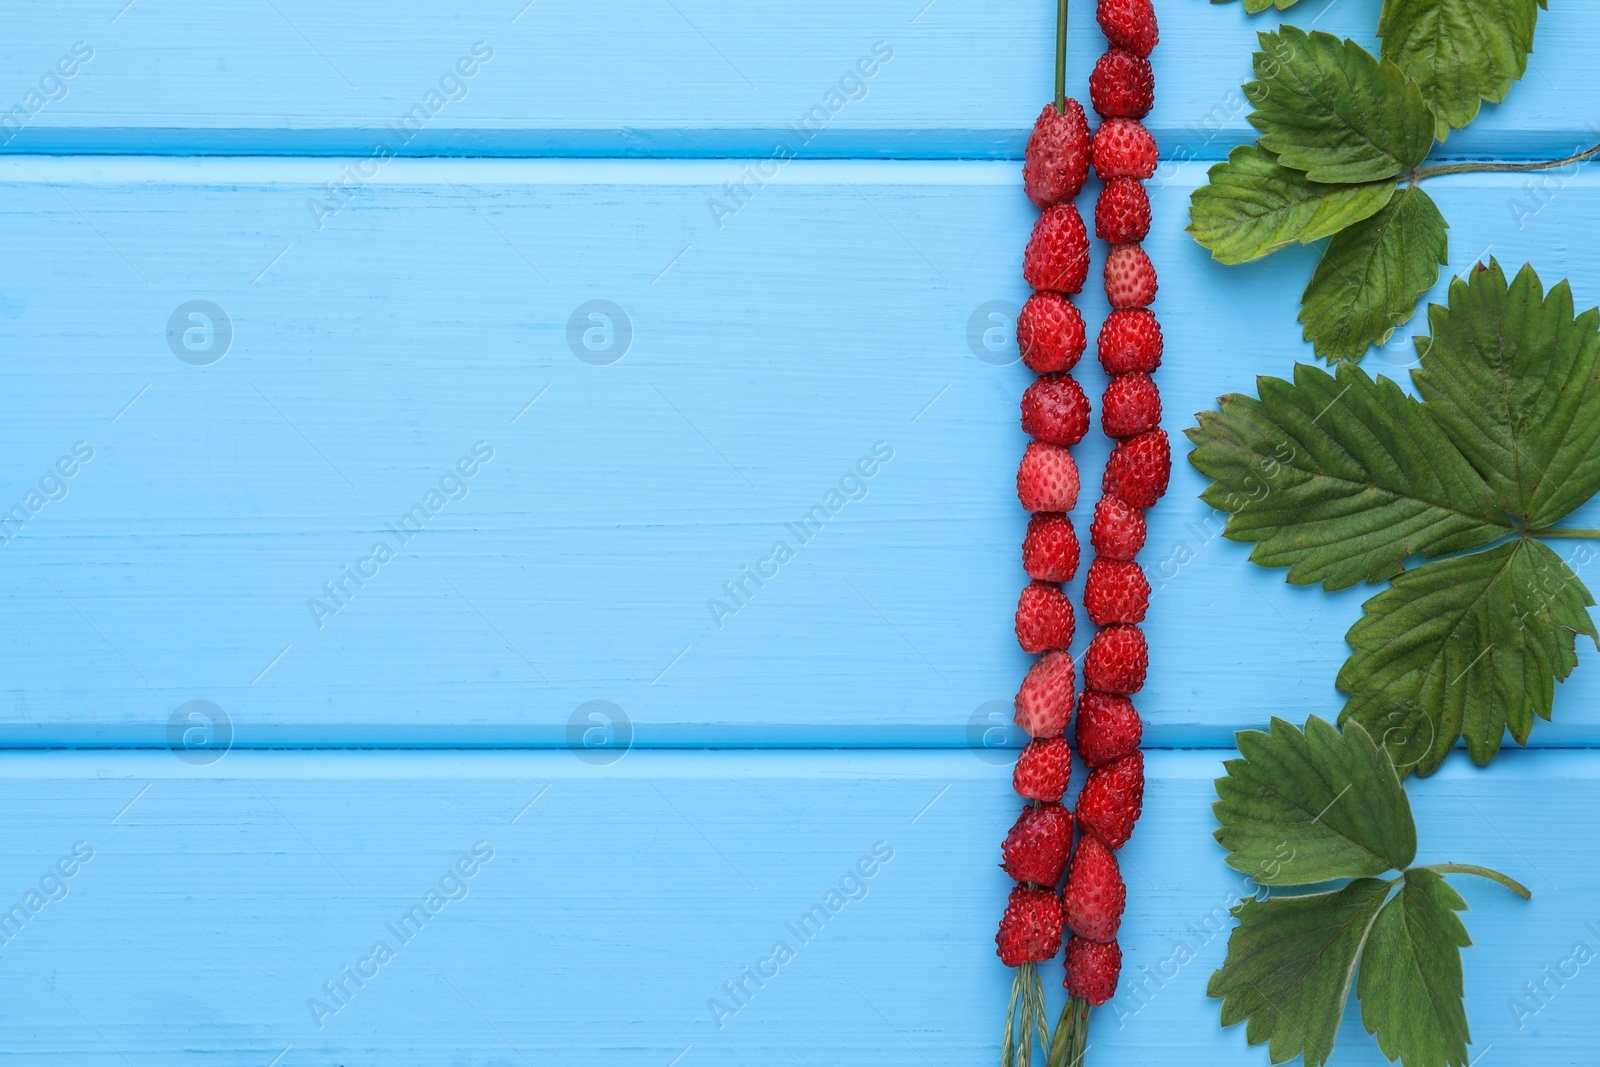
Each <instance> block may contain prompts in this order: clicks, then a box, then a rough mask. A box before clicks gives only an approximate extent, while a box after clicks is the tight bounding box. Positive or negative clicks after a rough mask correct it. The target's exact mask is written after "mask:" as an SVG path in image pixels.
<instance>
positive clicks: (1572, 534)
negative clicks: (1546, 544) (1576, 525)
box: [1528, 526, 1600, 538]
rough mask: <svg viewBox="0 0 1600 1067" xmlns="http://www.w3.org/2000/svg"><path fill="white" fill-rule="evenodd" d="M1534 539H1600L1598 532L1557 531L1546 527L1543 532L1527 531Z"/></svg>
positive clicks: (1599, 531) (1599, 532)
mask: <svg viewBox="0 0 1600 1067" xmlns="http://www.w3.org/2000/svg"><path fill="white" fill-rule="evenodd" d="M1528 532H1529V533H1531V534H1532V535H1533V536H1535V537H1590V538H1600V530H1558V529H1556V528H1555V527H1553V526H1552V527H1546V528H1545V529H1543V530H1529V531H1528Z"/></svg>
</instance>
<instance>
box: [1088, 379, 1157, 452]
mask: <svg viewBox="0 0 1600 1067" xmlns="http://www.w3.org/2000/svg"><path fill="white" fill-rule="evenodd" d="M1159 425H1161V394H1160V393H1159V392H1157V390H1156V383H1155V382H1154V381H1153V380H1152V379H1151V378H1150V375H1148V374H1146V373H1144V372H1143V371H1135V372H1133V373H1132V374H1119V375H1118V376H1117V377H1115V378H1112V379H1111V384H1109V385H1107V386H1106V391H1105V393H1104V394H1102V395H1101V397H1100V428H1101V429H1102V430H1104V431H1105V435H1106V436H1107V437H1116V438H1122V437H1137V436H1138V435H1139V434H1142V433H1148V432H1149V431H1151V430H1153V429H1155V428H1156V427H1157V426H1159Z"/></svg>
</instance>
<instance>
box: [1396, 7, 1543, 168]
mask: <svg viewBox="0 0 1600 1067" xmlns="http://www.w3.org/2000/svg"><path fill="white" fill-rule="evenodd" d="M1543 6H1544V0H1384V5H1383V13H1382V14H1381V15H1380V16H1379V17H1378V36H1379V37H1381V38H1383V48H1382V54H1383V56H1384V58H1385V59H1390V60H1393V61H1394V63H1395V64H1396V65H1397V66H1398V67H1400V69H1402V70H1404V71H1405V72H1406V73H1407V74H1409V75H1411V77H1413V78H1415V79H1416V82H1417V86H1418V88H1420V89H1421V90H1422V95H1423V98H1424V99H1426V100H1427V102H1428V106H1429V107H1431V108H1433V112H1434V114H1435V115H1437V116H1438V123H1437V127H1436V129H1435V131H1434V132H1435V135H1436V136H1437V137H1438V138H1439V140H1441V141H1442V140H1444V139H1445V137H1446V136H1447V135H1448V134H1449V133H1450V127H1452V126H1455V127H1461V126H1465V125H1466V124H1467V123H1469V122H1471V121H1472V119H1473V118H1474V117H1475V116H1476V115H1477V114H1478V108H1479V106H1480V100H1489V101H1492V102H1494V103H1499V102H1500V101H1501V100H1504V99H1505V98H1506V93H1508V92H1510V91H1511V83H1512V82H1514V81H1516V80H1518V79H1519V78H1521V77H1522V75H1523V74H1524V73H1526V72H1527V69H1528V53H1529V52H1531V51H1533V31H1534V27H1535V25H1536V24H1537V23H1538V20H1539V8H1541V7H1543Z"/></svg>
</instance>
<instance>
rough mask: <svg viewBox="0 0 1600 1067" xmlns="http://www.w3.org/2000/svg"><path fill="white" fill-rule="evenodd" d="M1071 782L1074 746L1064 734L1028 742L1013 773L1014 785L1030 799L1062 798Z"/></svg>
mask: <svg viewBox="0 0 1600 1067" xmlns="http://www.w3.org/2000/svg"><path fill="white" fill-rule="evenodd" d="M1071 781H1072V746H1071V745H1070V744H1068V743H1067V739H1066V738H1065V737H1040V738H1035V739H1034V740H1032V741H1029V742H1028V743H1027V745H1026V746H1024V747H1023V749H1022V754H1021V755H1019V756H1018V757H1017V766H1016V768H1015V769H1014V770H1012V772H1011V788H1013V789H1015V790H1016V791H1017V795H1018V796H1023V797H1027V798H1028V799H1029V800H1052V801H1054V800H1060V799H1061V795H1062V794H1063V793H1065V792H1066V791H1067V785H1068V784H1069V783H1070V782H1071Z"/></svg>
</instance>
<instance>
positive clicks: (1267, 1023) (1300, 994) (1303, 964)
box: [1206, 878, 1390, 1067]
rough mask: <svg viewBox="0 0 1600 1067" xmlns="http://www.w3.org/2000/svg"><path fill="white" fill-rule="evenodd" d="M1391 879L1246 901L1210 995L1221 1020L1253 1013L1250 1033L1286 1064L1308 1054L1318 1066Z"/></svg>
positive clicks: (1310, 1065)
mask: <svg viewBox="0 0 1600 1067" xmlns="http://www.w3.org/2000/svg"><path fill="white" fill-rule="evenodd" d="M1389 889H1390V883H1388V882H1383V881H1379V880H1378V879H1376V878H1361V879H1358V880H1357V881H1354V882H1351V883H1350V884H1349V885H1347V886H1345V887H1344V888H1343V889H1338V890H1335V891H1333V892H1331V893H1312V894H1309V895H1307V896H1293V897H1273V898H1271V899H1268V900H1265V901H1262V900H1254V899H1252V900H1247V901H1245V902H1244V903H1243V904H1240V905H1238V906H1237V907H1235V908H1234V909H1233V916H1234V918H1236V919H1238V920H1239V925H1238V926H1237V927H1236V928H1235V929H1234V931H1233V933H1232V934H1230V935H1229V937H1228V956H1227V959H1226V960H1224V961H1223V964H1222V967H1221V968H1220V969H1219V970H1217V971H1216V972H1215V973H1213V974H1212V975H1211V981H1210V983H1209V984H1208V985H1207V986H1206V995H1207V996H1210V997H1218V998H1220V999H1221V1000H1222V1025H1223V1026H1232V1025H1234V1024H1235V1023H1239V1022H1244V1021H1245V1020H1247V1019H1248V1020H1249V1023H1248V1025H1247V1026H1246V1027H1245V1040H1247V1041H1248V1042H1249V1043H1250V1044H1252V1045H1259V1044H1261V1043H1262V1042H1263V1041H1266V1042H1269V1044H1268V1046H1267V1053H1268V1058H1269V1059H1271V1061H1272V1062H1273V1063H1282V1062H1284V1061H1285V1060H1290V1059H1293V1058H1294V1057H1295V1056H1296V1055H1304V1056H1305V1064H1306V1067H1319V1065H1320V1064H1323V1063H1325V1062H1327V1059H1328V1056H1329V1055H1330V1054H1332V1052H1333V1042H1334V1037H1335V1036H1336V1035H1337V1033H1338V1030H1339V1019H1340V1017H1341V1016H1342V1015H1343V1014H1344V1004H1345V1000H1346V999H1347V998H1348V996H1349V994H1350V983H1351V979H1352V978H1353V977H1354V976H1355V971H1356V961H1357V959H1358V958H1359V957H1360V955H1361V946H1362V944H1363V943H1364V942H1365V941H1366V939H1367V932H1368V931H1369V930H1370V929H1371V927H1372V924H1373V921H1374V920H1375V919H1376V918H1377V917H1378V912H1379V909H1381V908H1382V907H1383V900H1384V897H1385V896H1387V895H1388V893H1389Z"/></svg>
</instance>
